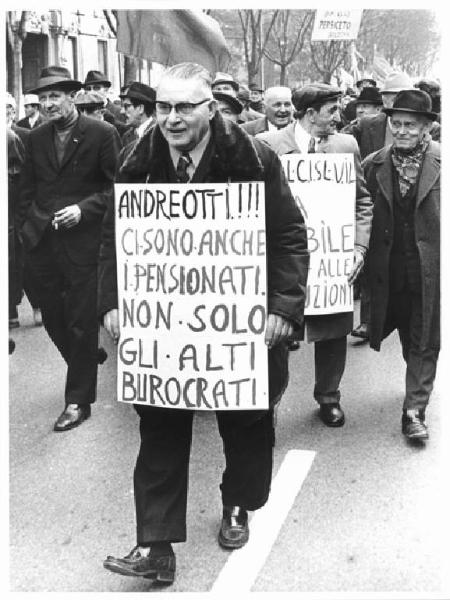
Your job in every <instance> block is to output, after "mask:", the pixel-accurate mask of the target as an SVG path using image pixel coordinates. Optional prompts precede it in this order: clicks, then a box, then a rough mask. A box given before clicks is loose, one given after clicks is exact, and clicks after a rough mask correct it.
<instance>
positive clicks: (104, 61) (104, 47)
mask: <svg viewBox="0 0 450 600" xmlns="http://www.w3.org/2000/svg"><path fill="white" fill-rule="evenodd" d="M97 49H98V70H99V71H101V72H102V73H103V74H104V75H105V76H106V77H108V42H106V41H104V40H98V41H97Z"/></svg>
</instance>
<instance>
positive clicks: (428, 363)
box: [383, 289, 439, 410]
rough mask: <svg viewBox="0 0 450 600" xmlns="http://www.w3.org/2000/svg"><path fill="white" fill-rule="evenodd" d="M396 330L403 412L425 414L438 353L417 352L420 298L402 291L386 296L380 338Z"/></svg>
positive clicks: (418, 346)
mask: <svg viewBox="0 0 450 600" xmlns="http://www.w3.org/2000/svg"><path fill="white" fill-rule="evenodd" d="M394 329H397V330H398V333H399V337H400V342H401V345H402V353H403V358H404V359H405V361H406V393H405V400H404V403H403V410H413V409H416V410H425V408H426V407H427V405H428V401H429V399H430V395H431V392H432V390H433V384H434V379H435V377H436V367H437V361H438V357H439V350H437V349H434V348H421V347H420V337H421V332H422V297H421V294H420V292H412V291H410V290H408V289H404V290H402V291H400V292H397V293H393V294H391V295H390V296H389V302H388V308H387V313H386V321H385V324H384V331H383V338H385V337H387V336H388V335H389V334H390V333H391V332H392V331H394Z"/></svg>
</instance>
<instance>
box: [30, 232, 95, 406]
mask: <svg viewBox="0 0 450 600" xmlns="http://www.w3.org/2000/svg"><path fill="white" fill-rule="evenodd" d="M27 260H28V264H29V267H30V269H32V272H33V277H34V278H33V283H34V290H35V293H36V297H37V301H38V305H39V306H40V308H41V312H42V321H43V324H44V327H45V329H46V330H47V333H48V334H49V336H50V338H51V340H52V341H53V343H54V344H55V346H56V347H57V348H58V350H59V351H60V353H61V355H62V357H63V358H64V360H65V361H66V363H67V377H66V388H65V403H66V404H72V403H73V404H91V403H93V402H95V394H96V386H97V349H98V321H97V265H96V264H90V265H76V264H74V263H73V262H72V261H71V260H70V259H69V257H68V256H67V253H66V250H65V247H64V245H63V244H62V243H61V240H60V238H59V234H58V232H53V231H51V230H47V231H46V233H45V234H44V236H43V238H42V239H41V241H40V242H39V244H38V245H37V246H36V247H35V248H33V250H31V251H30V252H29V253H28V257H27Z"/></svg>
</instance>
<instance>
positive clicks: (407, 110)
mask: <svg viewBox="0 0 450 600" xmlns="http://www.w3.org/2000/svg"><path fill="white" fill-rule="evenodd" d="M383 111H384V114H385V115H387V117H388V118H389V126H390V130H391V132H392V137H393V142H392V144H389V146H387V147H384V148H382V149H381V150H379V151H378V152H375V153H373V154H371V155H370V156H368V157H367V158H366V159H365V161H364V163H363V168H364V173H365V176H366V180H367V186H368V188H369V191H370V194H371V196H372V199H373V202H374V209H373V222H372V234H371V238H370V244H369V251H368V256H367V264H368V277H369V287H370V298H371V302H370V306H371V311H370V332H369V334H370V345H371V347H372V348H373V349H374V350H379V349H380V346H381V343H382V340H383V339H384V338H386V337H387V336H388V335H389V334H390V333H391V332H392V331H394V330H395V329H397V330H398V333H399V337H400V342H401V346H402V353H403V358H404V359H405V362H406V390H405V398H404V402H403V414H402V432H403V434H404V435H405V436H406V437H407V438H408V439H410V440H424V439H427V438H428V431H427V426H426V424H425V410H426V408H427V405H428V401H429V398H430V394H431V391H432V389H433V383H434V379H435V375H436V366H437V360H438V355H439V347H440V170H441V169H440V144H438V143H437V142H434V141H432V140H431V139H430V136H429V131H430V128H431V125H432V123H433V121H434V120H435V119H436V113H434V112H432V110H431V99H430V97H429V95H428V94H427V93H426V92H423V91H422V90H417V89H416V90H405V91H402V92H399V93H398V95H397V96H396V98H395V100H394V102H393V105H392V107H391V108H384V109H383Z"/></svg>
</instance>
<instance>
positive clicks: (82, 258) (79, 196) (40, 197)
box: [20, 65, 120, 432]
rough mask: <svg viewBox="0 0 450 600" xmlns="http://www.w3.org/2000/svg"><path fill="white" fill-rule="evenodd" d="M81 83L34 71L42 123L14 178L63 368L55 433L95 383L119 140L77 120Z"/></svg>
mask: <svg viewBox="0 0 450 600" xmlns="http://www.w3.org/2000/svg"><path fill="white" fill-rule="evenodd" d="M80 88H81V82H79V81H76V80H73V79H72V77H71V75H70V73H69V71H68V69H66V68H64V67H60V66H56V65H55V66H49V67H46V68H44V69H42V73H41V76H40V78H39V80H38V85H37V87H36V89H35V90H33V93H36V94H38V95H39V101H40V103H41V106H42V108H43V110H44V114H45V116H46V117H47V119H48V121H47V122H46V123H44V124H43V125H41V126H40V127H37V128H34V129H32V130H31V131H30V132H29V136H28V138H27V142H26V145H25V161H24V167H23V170H22V173H21V182H20V191H21V198H20V204H21V221H22V238H23V242H24V247H25V250H26V252H27V260H28V263H29V265H30V268H31V269H32V271H33V275H34V284H35V291H36V295H37V297H38V300H39V306H40V308H41V311H42V318H43V323H44V326H45V329H46V330H47V333H48V334H49V336H50V338H51V339H52V341H53V343H54V344H55V345H56V347H57V348H58V350H59V352H60V353H61V355H62V357H63V358H64V360H65V362H66V364H67V376H66V386H65V393H64V402H65V408H64V410H63V412H62V413H61V415H60V416H59V417H58V419H57V420H56V422H55V425H54V430H55V431H60V432H61V431H67V430H69V429H72V428H73V427H76V426H78V425H80V423H82V422H83V421H84V420H86V419H87V418H88V417H89V416H90V414H91V404H92V403H93V402H95V398H96V385H97V363H98V362H99V361H100V360H101V361H103V360H104V358H105V357H104V355H105V351H104V350H103V349H101V351H102V352H101V354H102V357H100V354H99V349H98V321H97V314H96V308H95V307H96V301H97V260H98V251H99V246H100V229H101V222H102V219H103V215H104V212H105V209H106V206H107V204H108V202H112V200H113V182H114V176H115V171H116V168H117V159H118V154H119V148H120V140H119V136H118V133H117V131H116V129H115V128H114V127H113V126H112V125H110V124H109V123H104V122H103V121H97V120H94V119H91V118H89V117H86V116H85V115H79V114H78V111H77V109H76V108H75V103H74V101H75V94H76V92H77V91H78V90H79V89H80Z"/></svg>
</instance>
